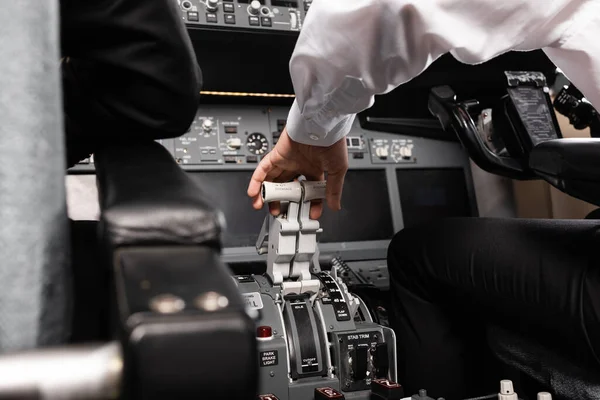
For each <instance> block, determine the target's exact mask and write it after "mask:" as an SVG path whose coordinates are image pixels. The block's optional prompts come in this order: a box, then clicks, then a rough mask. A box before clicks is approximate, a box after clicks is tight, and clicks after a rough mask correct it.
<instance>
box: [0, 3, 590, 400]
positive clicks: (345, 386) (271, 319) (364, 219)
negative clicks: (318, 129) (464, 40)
mask: <svg viewBox="0 0 600 400" xmlns="http://www.w3.org/2000/svg"><path fill="white" fill-rule="evenodd" d="M111 1H112V0H111ZM149 1H153V0H149ZM156 1H157V2H158V3H165V4H166V3H168V7H170V11H169V12H172V13H174V14H175V15H176V16H177V17H178V18H179V19H180V20H181V22H182V26H185V30H186V35H188V37H189V40H190V43H191V45H192V46H193V50H194V53H195V56H196V58H197V62H198V64H199V66H200V70H201V72H202V90H201V92H200V102H199V104H198V107H197V111H196V113H195V116H194V118H193V121H192V123H191V125H190V126H189V129H187V131H186V132H185V133H183V134H180V135H172V134H165V135H164V137H160V138H151V139H147V140H141V139H140V140H129V141H117V140H112V139H111V141H110V143H103V144H102V145H101V146H98V147H97V150H95V152H94V153H93V154H91V155H90V156H89V157H87V158H85V159H82V160H80V161H78V162H77V163H76V164H74V165H71V166H69V168H68V169H66V170H65V168H64V157H65V149H64V143H63V142H64V139H63V128H64V127H65V126H67V125H68V124H69V123H70V120H69V119H68V118H67V119H66V120H65V121H66V122H65V123H64V124H63V123H62V122H60V121H61V115H62V113H61V112H60V109H59V108H60V107H59V106H60V105H61V104H63V102H62V100H61V97H60V96H61V94H60V93H61V89H60V84H59V82H60V70H59V69H56V71H54V69H55V65H54V64H52V63H47V64H44V65H43V69H44V71H45V72H44V75H46V74H48V75H49V76H50V77H51V78H47V77H43V76H42V74H41V71H40V70H39V69H35V68H32V67H28V68H23V69H20V70H19V72H18V74H20V75H19V76H21V75H23V76H25V75H27V74H29V75H28V78H27V77H26V78H24V79H29V81H28V82H34V84H30V83H28V84H26V85H25V84H23V82H25V81H19V80H16V81H15V80H13V79H11V78H10V76H11V75H10V74H11V73H15V69H14V65H17V64H16V63H17V62H20V63H25V64H26V65H31V62H32V61H31V60H36V59H37V60H38V62H39V59H41V58H45V59H46V60H48V59H51V58H52V57H54V58H57V57H56V55H57V54H58V52H59V45H60V41H59V40H58V39H56V38H55V36H56V35H58V33H57V31H56V26H58V17H57V15H56V13H57V9H58V8H57V7H58V6H57V4H58V2H57V1H49V2H47V4H45V5H43V6H39V7H41V8H43V9H45V10H46V12H45V13H44V12H42V13H40V14H39V15H38V13H37V12H36V13H35V15H34V16H30V17H28V14H27V13H28V12H29V11H27V8H25V9H23V8H21V9H20V8H18V7H17V6H16V5H12V6H8V5H7V6H8V7H10V12H7V13H6V14H5V16H1V17H0V19H6V18H8V15H11V16H12V15H18V18H17V20H18V21H20V23H19V24H18V25H19V26H18V27H17V26H13V25H11V24H8V22H6V23H7V25H6V26H8V28H7V30H8V29H11V33H10V34H8V33H7V36H6V37H12V36H11V35H22V34H23V33H25V32H37V33H35V35H34V37H35V38H37V39H41V38H42V37H45V38H46V40H37V41H35V40H34V41H33V42H35V43H30V45H31V48H32V51H31V52H23V53H27V54H19V57H15V59H14V63H15V64H11V66H8V64H10V63H6V64H7V65H5V66H3V67H0V68H6V67H7V66H8V67H7V68H8V69H5V70H4V71H3V74H0V79H2V80H3V85H7V86H6V87H14V86H15V85H21V86H20V89H19V88H14V89H10V90H7V91H6V92H5V93H6V94H7V96H3V98H2V100H0V104H1V105H2V106H1V107H0V113H1V114H2V118H3V120H4V121H5V128H4V131H3V133H2V134H1V135H0V136H1V137H0V143H2V146H0V210H2V211H0V215H2V216H3V219H4V224H3V225H4V228H2V229H1V230H0V235H1V236H2V239H1V240H0V244H1V246H0V255H1V256H2V257H3V259H4V260H5V261H6V262H3V264H4V265H3V266H1V267H0V272H1V274H0V276H1V277H2V279H0V282H2V286H3V288H4V287H6V292H5V293H4V295H0V399H13V400H14V399H23V400H25V399H27V400H50V399H52V400H59V399H60V400H88V399H89V400H91V399H98V400H100V399H132V400H133V399H144V400H146V399H162V400H164V399H174V400H179V399H182V400H183V399H231V400H234V399H235V400H244V399H247V400H255V399H260V400H325V399H336V400H337V399H348V400H401V399H402V400H408V399H411V400H434V399H437V400H439V399H446V400H475V399H477V400H479V399H499V400H518V399H522V400H533V399H537V400H550V399H565V400H571V399H599V398H600V378H599V376H600V375H599V372H600V364H598V363H599V361H598V356H597V355H596V354H595V353H594V350H593V349H594V345H595V343H596V342H595V341H594V340H593V339H590V337H593V335H597V334H598V332H599V331H598V317H597V315H594V314H593V308H590V307H588V306H587V305H586V304H587V303H586V302H593V301H594V297H593V296H592V295H591V294H590V293H592V292H594V291H597V289H594V285H599V282H598V278H597V274H596V272H595V271H596V270H597V268H596V267H597V265H596V267H594V266H593V264H594V260H596V261H595V262H596V263H597V258H594V257H593V255H592V250H590V249H592V248H593V247H594V246H596V248H597V244H596V245H594V244H593V241H594V240H596V241H597V240H598V239H597V237H596V236H594V234H592V232H596V231H597V230H598V228H599V227H600V224H598V225H596V224H595V222H594V221H595V220H597V219H598V218H600V217H599V215H600V213H598V212H597V207H599V206H600V164H599V162H598V161H597V160H598V158H597V154H598V151H599V150H600V141H598V140H600V139H597V138H598V137H599V136H600V115H599V114H598V112H597V111H596V109H595V108H594V107H593V105H592V104H591V103H590V102H589V101H588V100H587V99H586V97H585V96H584V95H583V93H582V92H581V91H580V89H582V90H584V89H585V88H583V87H580V88H577V87H576V86H575V85H574V84H573V83H572V82H570V81H569V79H568V78H567V76H566V75H565V74H563V72H562V71H561V70H560V69H559V68H558V67H557V65H555V64H554V63H553V62H552V61H551V60H550V58H549V57H548V56H547V55H546V54H545V53H544V52H543V51H542V50H534V51H528V52H508V53H506V54H503V55H500V56H498V57H496V58H494V59H491V60H490V61H487V62H485V63H481V64H477V65H468V64H465V63H462V62H459V61H457V60H456V59H455V58H454V57H453V56H452V55H451V54H445V55H443V56H441V57H440V58H438V59H437V60H436V61H435V62H433V63H432V64H431V66H430V67H428V68H427V69H426V70H424V71H423V72H422V73H420V74H419V75H418V76H417V77H416V78H414V79H412V80H410V81H409V82H407V83H405V84H403V85H401V86H399V87H398V88H396V89H394V90H393V91H390V92H389V93H386V94H381V95H377V96H376V100H375V103H374V104H373V105H372V106H371V107H369V108H368V109H366V110H364V111H362V112H360V113H359V114H358V115H357V117H356V119H355V120H354V121H353V123H352V126H351V128H350V131H349V133H348V134H347V136H346V137H345V139H342V140H344V141H345V148H346V153H347V163H348V169H347V172H346V175H345V178H344V185H343V191H342V195H341V199H342V200H341V209H340V210H339V211H333V210H332V209H330V208H329V207H328V206H327V204H326V198H327V195H328V191H327V185H328V180H327V175H326V176H325V179H324V180H319V179H314V178H312V179H310V178H308V177H305V176H300V177H295V178H294V179H289V180H286V181H285V182H268V181H265V182H262V183H261V185H260V195H259V196H260V198H261V201H262V203H263V204H264V205H263V207H262V209H260V210H256V209H254V208H253V206H252V205H253V204H252V203H253V200H252V199H251V198H250V197H249V196H248V194H247V191H248V186H249V184H250V182H251V178H252V175H253V173H254V172H255V170H256V169H257V167H258V166H259V164H260V163H261V161H262V160H264V159H265V157H269V152H271V151H272V150H273V148H274V147H275V146H276V145H277V143H278V142H279V140H280V138H281V135H282V131H284V128H285V127H286V124H287V119H288V113H289V110H290V107H291V106H292V104H293V102H294V100H295V94H294V86H293V84H292V81H291V79H290V71H289V62H290V57H291V55H292V53H293V51H294V47H295V44H296V41H297V39H298V36H299V34H300V33H301V32H302V29H303V23H304V21H305V18H306V17H307V15H309V14H310V13H311V5H312V0H160V1H159V0H156ZM314 1H324V0H314ZM24 2H25V3H29V4H30V5H33V1H32V0H26V1H24ZM45 3H46V2H45ZM55 3H56V4H55ZM115 3H122V4H125V3H128V1H126V0H120V1H118V2H115ZM4 6H5V5H3V6H2V7H4ZM35 7H38V5H36V6H35ZM165 7H167V6H166V5H165ZM165 12H166V11H165ZM323 23H327V21H325V20H324V21H323ZM3 26H4V25H3ZM7 32H8V31H7ZM42 32H43V34H42ZM82 39H83V36H82ZM2 42H4V44H0V52H1V51H4V50H2V49H1V48H2V47H4V46H8V47H11V46H12V45H11V44H10V43H6V42H5V41H2ZM2 42H0V43H2ZM14 51H16V50H15V49H13V53H11V54H14ZM27 57H29V60H30V61H29V62H27ZM45 62H46V61H45ZM36 65H37V64H36ZM49 70H52V72H51V73H50V72H48V71H49ZM11 71H12V72H11ZM88 72H89V71H88ZM37 82H43V83H42V84H39V85H38V84H37ZM23 85H25V86H26V87H27V90H25V91H23V90H22V87H23ZM109 85H110V84H109ZM117 85H118V84H117ZM14 93H18V94H14ZM11 98H12V99H15V100H14V101H12V100H11ZM66 98H67V99H69V97H66ZM49 104H51V105H52V106H51V107H48V105H49ZM65 104H66V102H65ZM55 106H56V107H55ZM14 107H21V108H22V109H23V108H25V113H24V114H23V113H22V112H14V110H13V108H14ZM30 115H35V117H33V118H30V117H29V116H30ZM165 115H167V114H165ZM161 118H162V116H161ZM95 124H98V121H94V120H88V121H86V124H85V125H88V126H89V127H90V128H91V127H93V126H94V125H95ZM85 129H86V126H83V129H82V132H84V131H85ZM11 132H12V133H11ZM17 132H18V133H19V135H20V136H19V138H14V137H12V136H11V137H10V138H7V136H10V135H16V133H17ZM9 133H10V135H9ZM15 137H16V136H15ZM63 183H64V185H63ZM316 203H320V204H322V214H321V215H320V216H319V217H318V218H312V216H311V207H314V205H315V204H316ZM274 204H278V209H279V212H278V213H271V212H269V207H270V205H274ZM527 221H535V222H530V223H528V222H527ZM554 223H556V226H558V228H553V229H552V230H550V229H548V230H545V228H544V227H545V226H546V225H549V224H554ZM560 224H563V225H560ZM582 243H583V244H582ZM486 246H487V247H486ZM563 247H564V248H568V250H569V251H570V253H567V251H566V250H565V251H562V250H560V249H562V248H563ZM436 249H437V251H436ZM553 249H555V250H553ZM463 250H464V251H463ZM459 253H460V254H459ZM567 254H572V260H575V261H573V263H579V264H585V263H589V266H587V267H585V268H583V267H582V269H574V270H573V271H568V270H567V271H565V270H564V269H559V268H558V267H556V275H555V276H554V277H553V278H552V279H550V278H544V273H543V271H541V270H542V266H543V265H544V263H549V264H551V265H550V266H549V267H548V268H549V269H550V270H552V268H555V265H554V264H552V263H553V262H554V263H555V264H556V263H559V262H562V263H563V264H569V263H570V262H571V258H568V257H567ZM461 257H462V258H461ZM569 257H571V256H569ZM563 258H564V259H563ZM455 260H460V261H455ZM557 260H558V261H557ZM455 263H457V264H460V265H461V266H460V268H458V269H456V270H455V269H453V268H454V267H453V265H454V264H455ZM503 263H504V264H510V265H512V266H513V269H514V275H515V276H518V277H520V278H514V279H513V278H506V279H504V278H505V276H504V274H505V272H504V271H503V270H502V268H503V267H502V265H504V264H503ZM480 264H483V265H484V266H485V267H482V269H481V270H479V269H478V268H479V265H480ZM579 264H578V265H579ZM585 265H588V264H585ZM594 268H596V269H594ZM463 270H464V271H463ZM65 271H68V272H65ZM479 271H481V272H479ZM467 273H468V274H470V275H467ZM575 275H576V276H575ZM527 279H538V281H537V282H538V284H539V286H534V285H533V284H530V283H528V282H530V281H528V280H527ZM539 280H541V282H539ZM563 287H564V288H565V290H566V288H567V287H568V288H569V289H572V290H573V292H572V294H571V295H570V296H573V297H571V298H570V300H568V299H569V296H568V295H564V296H561V295H556V296H550V295H549V294H552V293H555V292H558V291H559V290H560V289H562V288H563ZM3 288H2V289H0V290H1V291H4V290H5V289H3ZM507 293H508V294H507ZM569 293H571V292H569ZM511 296H514V297H515V298H517V300H514V299H513V297H511ZM578 296H579V297H580V299H574V298H577V297H578ZM596 301H599V302H600V299H597V300H596ZM432 304H433V305H435V308H432V307H433V306H432ZM63 309H64V310H66V311H64V312H62V311H61V312H58V311H57V310H63ZM440 313H442V314H443V315H442V314H440ZM440 321H441V322H440ZM456 332H461V335H463V336H462V337H461V339H460V341H459V339H457V336H456V335H457V333H456ZM556 341H560V342H562V343H563V344H564V346H562V347H560V348H559V347H555V346H554V343H556ZM457 343H458V344H457ZM467 347H469V349H467ZM597 351H600V350H597ZM452 361H456V362H457V363H460V365H461V366H458V365H454V364H453V363H452ZM463 370H464V371H467V372H464V373H463ZM440 371H442V372H441V373H440ZM444 371H446V372H444ZM429 372H431V374H429ZM467 373H468V374H471V375H469V376H470V377H476V378H470V377H467ZM455 380H461V385H462V386H460V385H458V383H456V382H454V381H455ZM459 386H460V388H459V389H460V390H458V389H457V391H453V390H450V389H448V390H447V391H445V388H454V387H459Z"/></svg>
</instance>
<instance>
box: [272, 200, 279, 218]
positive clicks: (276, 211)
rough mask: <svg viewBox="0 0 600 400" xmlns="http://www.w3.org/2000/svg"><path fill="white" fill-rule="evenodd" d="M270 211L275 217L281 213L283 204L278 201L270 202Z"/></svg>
mask: <svg viewBox="0 0 600 400" xmlns="http://www.w3.org/2000/svg"><path fill="white" fill-rule="evenodd" d="M269 211H270V212H271V215H273V216H275V217H276V216H278V215H279V214H280V213H281V204H280V203H279V202H278V201H274V202H272V203H269Z"/></svg>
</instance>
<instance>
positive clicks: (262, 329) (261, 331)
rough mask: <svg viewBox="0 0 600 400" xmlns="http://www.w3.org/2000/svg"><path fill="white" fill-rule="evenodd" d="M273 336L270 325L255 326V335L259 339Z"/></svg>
mask: <svg viewBox="0 0 600 400" xmlns="http://www.w3.org/2000/svg"><path fill="white" fill-rule="evenodd" d="M272 336H273V329H271V327H270V326H259V327H258V328H256V337H257V338H261V339H268V338H270V337H272Z"/></svg>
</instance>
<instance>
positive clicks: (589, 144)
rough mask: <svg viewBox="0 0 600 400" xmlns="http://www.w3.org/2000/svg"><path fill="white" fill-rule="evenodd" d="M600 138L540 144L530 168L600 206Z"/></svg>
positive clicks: (530, 159)
mask: <svg viewBox="0 0 600 400" xmlns="http://www.w3.org/2000/svg"><path fill="white" fill-rule="evenodd" d="M599 156H600V139H558V140H549V141H547V142H543V143H540V144H539V145H537V146H536V147H535V148H534V149H533V151H532V152H531V154H530V156H529V166H530V167H531V169H532V170H534V171H535V172H536V173H537V174H538V175H540V176H541V177H543V178H544V179H545V180H547V181H548V182H549V183H550V184H552V185H553V186H555V187H557V188H558V189H560V190H562V191H563V192H565V193H567V194H570V195H571V196H574V197H577V198H579V199H582V200H585V201H588V202H590V203H592V204H596V205H600V157H599Z"/></svg>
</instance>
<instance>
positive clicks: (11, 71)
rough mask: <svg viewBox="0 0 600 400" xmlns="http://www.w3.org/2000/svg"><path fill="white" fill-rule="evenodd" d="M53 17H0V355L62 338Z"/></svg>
mask: <svg viewBox="0 0 600 400" xmlns="http://www.w3.org/2000/svg"><path fill="white" fill-rule="evenodd" d="M58 12H59V9H58V2H57V1H56V0H49V1H42V2H40V1H36V0H21V1H8V2H2V12H1V13H0V52H1V53H2V57H1V59H2V63H0V87H1V88H2V91H1V92H0V120H1V121H2V124H1V125H0V220H1V221H2V224H1V225H0V257H1V258H2V264H1V265H0V282H2V290H1V291H0V352H4V351H16V350H20V349H30V348H34V347H37V346H40V345H50V344H57V343H60V342H62V341H63V340H64V339H66V335H67V329H66V328H67V325H68V310H67V304H68V273H67V271H68V270H69V269H68V265H67V260H68V252H67V249H68V243H69V240H68V232H67V216H66V202H65V187H64V168H65V151H64V137H63V123H62V99H61V95H60V90H61V82H60V69H59V59H60V54H59V40H58V35H59V31H58V27H59V25H58V17H59V16H58ZM40 163H41V164H40ZM40 165H42V168H40Z"/></svg>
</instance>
